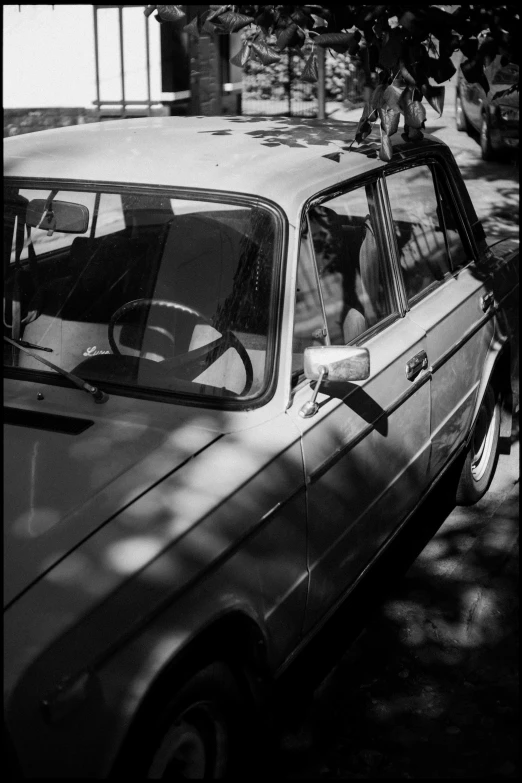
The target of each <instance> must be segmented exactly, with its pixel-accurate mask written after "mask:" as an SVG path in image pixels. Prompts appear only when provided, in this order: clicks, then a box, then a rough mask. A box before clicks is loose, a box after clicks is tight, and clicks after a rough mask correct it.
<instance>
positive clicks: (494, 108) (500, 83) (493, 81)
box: [455, 56, 519, 160]
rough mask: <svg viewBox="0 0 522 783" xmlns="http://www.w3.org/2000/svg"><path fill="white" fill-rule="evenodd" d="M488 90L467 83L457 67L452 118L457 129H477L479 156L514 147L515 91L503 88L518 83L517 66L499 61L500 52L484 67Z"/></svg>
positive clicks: (516, 133) (516, 132) (516, 136)
mask: <svg viewBox="0 0 522 783" xmlns="http://www.w3.org/2000/svg"><path fill="white" fill-rule="evenodd" d="M484 72H485V74H486V78H487V79H488V82H489V87H490V89H489V91H488V93H487V94H486V92H485V90H484V88H483V87H482V86H481V85H480V84H477V83H470V82H468V81H467V80H466V79H465V78H464V75H463V74H462V71H461V69H460V68H459V71H458V75H457V89H456V93H455V121H456V125H457V130H459V131H469V130H475V131H477V132H478V133H479V140H480V150H481V154H482V158H483V160H493V158H495V157H496V156H498V155H500V154H502V153H506V152H509V151H511V152H513V151H516V150H518V140H519V129H518V120H519V93H518V90H513V91H511V92H507V91H508V90H509V88H510V87H511V86H513V85H514V84H517V83H518V79H519V67H518V65H516V64H515V63H506V64H504V65H503V64H502V58H501V57H500V56H497V57H495V59H494V61H493V62H492V63H491V64H490V65H489V66H487V67H486V68H484Z"/></svg>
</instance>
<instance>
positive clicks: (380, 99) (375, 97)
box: [370, 84, 386, 110]
mask: <svg viewBox="0 0 522 783" xmlns="http://www.w3.org/2000/svg"><path fill="white" fill-rule="evenodd" d="M385 92H386V86H385V85H384V84H379V85H378V86H377V87H376V88H375V90H374V91H373V93H372V97H371V98H370V110H372V109H377V110H379V109H380V108H381V106H383V105H384V93H385Z"/></svg>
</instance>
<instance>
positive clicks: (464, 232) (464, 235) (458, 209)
mask: <svg viewBox="0 0 522 783" xmlns="http://www.w3.org/2000/svg"><path fill="white" fill-rule="evenodd" d="M444 162H445V161H444V160H443V158H442V157H441V156H438V155H436V154H430V155H429V156H426V157H425V158H422V159H421V158H407V159H406V160H401V161H400V162H397V163H395V165H391V166H390V167H389V168H386V169H385V170H384V171H383V174H382V190H383V203H384V209H383V214H385V215H386V220H387V223H388V231H389V252H390V255H393V265H394V267H395V269H396V271H397V274H398V278H399V279H398V283H399V285H400V287H401V290H402V297H403V301H404V308H405V312H409V311H410V310H411V309H412V308H413V307H415V306H416V305H417V304H418V303H419V302H421V301H422V300H424V299H425V298H426V297H427V296H429V295H430V294H431V293H433V292H434V291H436V290H437V289H438V288H440V286H442V285H445V284H446V283H447V282H448V280H450V279H451V278H453V279H456V278H457V277H458V275H459V274H460V272H462V270H463V269H467V268H468V267H469V266H470V264H473V263H475V262H476V259H477V251H476V247H475V243H474V242H473V239H472V236H471V235H470V232H469V231H468V229H467V222H466V220H465V219H464V218H463V207H462V204H461V202H460V199H459V198H458V196H457V195H456V193H455V187H454V181H453V178H452V177H451V174H450V173H448V172H447V171H446V169H445V167H444ZM420 166H427V167H428V169H429V170H430V173H431V176H432V179H433V184H434V189H435V196H436V198H437V202H438V203H440V187H441V186H440V181H441V180H442V182H443V186H444V184H445V185H446V191H447V194H448V197H449V200H450V207H451V208H453V211H454V215H455V220H456V222H457V224H458V227H459V229H460V230H459V234H460V237H461V240H462V242H463V244H464V246H465V247H466V250H467V253H468V254H469V256H470V258H469V261H468V262H467V263H466V264H465V265H463V266H461V267H459V268H458V269H457V270H453V266H452V262H451V254H450V252H449V250H448V237H447V234H446V223H445V221H444V214H443V213H442V212H441V215H442V220H443V226H442V228H443V231H444V243H445V245H446V251H447V253H448V264H449V266H450V271H449V272H446V273H445V275H444V277H443V278H442V280H434V281H433V282H432V283H430V285H428V286H426V288H424V289H423V290H422V291H420V292H419V293H418V294H416V295H415V296H414V297H412V298H411V300H409V301H408V296H407V292H406V285H405V282H404V278H403V275H402V271H401V265H400V253H399V248H398V245H397V238H396V236H395V230H394V219H393V213H392V209H391V204H390V198H389V193H388V187H387V184H386V179H387V177H389V176H392V175H393V174H397V173H399V172H401V171H407V170H409V169H413V168H419V167H420Z"/></svg>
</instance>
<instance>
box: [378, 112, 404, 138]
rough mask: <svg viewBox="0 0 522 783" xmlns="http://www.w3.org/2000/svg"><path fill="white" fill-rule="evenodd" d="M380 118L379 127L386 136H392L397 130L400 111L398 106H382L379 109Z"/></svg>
mask: <svg viewBox="0 0 522 783" xmlns="http://www.w3.org/2000/svg"><path fill="white" fill-rule="evenodd" d="M379 117H380V119H381V128H382V130H383V132H384V133H385V134H386V136H393V134H394V133H397V131H398V130H399V121H400V118H401V113H400V111H399V109H398V108H395V107H392V106H382V107H381V108H380V109H379Z"/></svg>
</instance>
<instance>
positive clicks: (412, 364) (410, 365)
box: [406, 351, 428, 381]
mask: <svg viewBox="0 0 522 783" xmlns="http://www.w3.org/2000/svg"><path fill="white" fill-rule="evenodd" d="M427 366H428V355H427V354H426V351H420V352H419V353H416V354H415V356H413V357H412V358H411V359H410V360H409V362H407V363H406V378H407V379H408V380H409V381H412V380H413V379H414V378H415V377H416V376H417V375H418V374H419V373H420V371H421V370H425V369H426V368H427Z"/></svg>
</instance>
